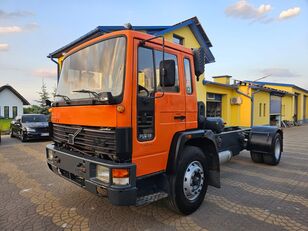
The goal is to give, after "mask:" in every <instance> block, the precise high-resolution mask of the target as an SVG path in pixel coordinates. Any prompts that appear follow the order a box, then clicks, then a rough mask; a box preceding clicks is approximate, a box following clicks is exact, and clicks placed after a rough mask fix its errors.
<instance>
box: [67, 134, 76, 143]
mask: <svg viewBox="0 0 308 231" xmlns="http://www.w3.org/2000/svg"><path fill="white" fill-rule="evenodd" d="M67 143H68V144H71V145H73V144H74V143H75V137H74V134H68V140H67Z"/></svg>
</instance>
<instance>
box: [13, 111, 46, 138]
mask: <svg viewBox="0 0 308 231" xmlns="http://www.w3.org/2000/svg"><path fill="white" fill-rule="evenodd" d="M11 137H18V138H20V139H21V141H22V142H25V141H27V140H30V139H48V138H49V127H48V117H47V116H46V115H41V114H25V115H22V116H16V118H15V119H14V120H13V121H12V122H11Z"/></svg>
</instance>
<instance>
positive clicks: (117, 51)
mask: <svg viewBox="0 0 308 231" xmlns="http://www.w3.org/2000/svg"><path fill="white" fill-rule="evenodd" d="M125 48H126V39H125V38H124V37H117V38H112V39H108V40H104V41H101V42H99V43H96V44H93V45H91V46H88V47H86V48H83V49H82V50H79V51H77V52H75V53H73V54H71V55H70V56H68V57H67V58H66V59H65V60H64V62H63V66H62V71H61V75H60V79H59V83H58V88H57V93H56V95H59V96H58V97H55V101H56V102H59V101H64V99H63V97H60V95H62V96H63V95H64V96H66V97H68V98H69V99H70V100H74V99H75V100H77V99H79V100H80V99H81V100H82V99H89V98H93V94H85V93H84V92H81V91H80V90H81V89H86V90H87V91H92V92H96V93H98V94H99V93H102V92H110V93H111V94H112V96H113V97H117V96H120V95H121V94H122V89H123V80H124V70H125V50H126V49H125Z"/></svg>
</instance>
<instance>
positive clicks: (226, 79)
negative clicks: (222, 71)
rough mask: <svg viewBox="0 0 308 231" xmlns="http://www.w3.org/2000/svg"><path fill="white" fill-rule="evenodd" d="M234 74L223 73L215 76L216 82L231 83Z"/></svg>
mask: <svg viewBox="0 0 308 231" xmlns="http://www.w3.org/2000/svg"><path fill="white" fill-rule="evenodd" d="M231 77H232V76H230V75H221V76H213V77H212V78H213V79H214V82H215V83H221V84H227V85H230V79H231Z"/></svg>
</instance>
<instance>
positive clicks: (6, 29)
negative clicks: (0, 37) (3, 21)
mask: <svg viewBox="0 0 308 231" xmlns="http://www.w3.org/2000/svg"><path fill="white" fill-rule="evenodd" d="M18 32H22V28H21V27H19V26H0V34H7V33H18Z"/></svg>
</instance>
